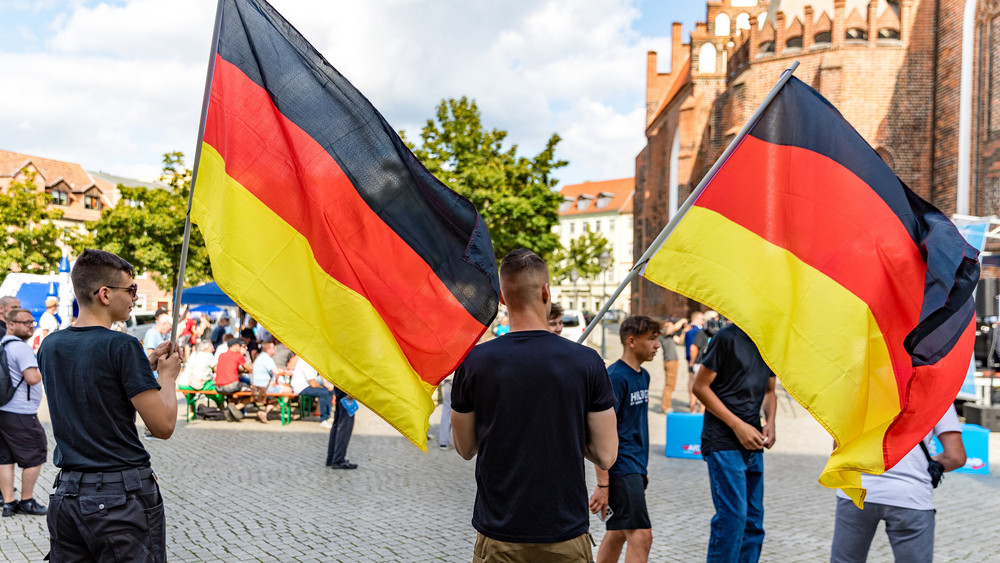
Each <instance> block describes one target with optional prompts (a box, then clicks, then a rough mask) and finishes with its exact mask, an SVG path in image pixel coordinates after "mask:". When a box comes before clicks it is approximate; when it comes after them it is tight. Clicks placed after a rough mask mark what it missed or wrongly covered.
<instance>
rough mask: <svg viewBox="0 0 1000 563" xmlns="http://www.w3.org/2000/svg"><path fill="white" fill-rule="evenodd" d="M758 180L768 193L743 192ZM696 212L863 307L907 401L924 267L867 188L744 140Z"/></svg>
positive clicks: (839, 170) (828, 165)
mask: <svg viewBox="0 0 1000 563" xmlns="http://www.w3.org/2000/svg"><path fill="white" fill-rule="evenodd" d="M763 178H767V180H763ZM761 181H768V182H770V185H769V187H768V189H767V190H756V189H749V187H748V188H747V189H741V188H740V187H741V186H750V185H751V184H753V183H754V182H761ZM716 184H718V187H722V186H723V185H729V186H731V188H729V189H713V188H714V187H715V185H716ZM696 205H698V206H700V207H704V208H707V209H711V210H714V211H717V212H718V213H720V214H722V215H724V216H725V217H728V218H729V219H730V220H732V221H735V222H736V223H738V224H740V225H742V226H743V227H745V228H747V229H749V230H750V231H752V232H754V233H756V234H757V235H759V236H760V237H762V238H764V239H766V240H768V241H769V242H771V243H773V244H775V245H778V246H780V247H782V248H784V249H786V250H788V251H790V252H791V253H792V254H794V255H795V256H797V257H798V258H799V259H800V260H802V261H803V262H805V263H806V264H809V265H810V266H812V267H814V268H816V269H817V270H819V271H821V272H823V273H824V274H826V275H827V276H829V277H830V278H831V279H833V280H834V281H836V282H837V283H839V284H841V285H843V286H844V287H846V288H847V289H848V291H850V292H852V293H853V294H854V295H857V296H858V297H859V298H860V299H861V300H863V301H864V302H865V303H867V304H868V306H869V308H870V309H871V311H872V315H873V316H874V317H875V320H876V322H878V326H879V329H880V330H881V332H882V334H883V336H884V339H885V341H886V343H887V345H888V347H889V353H890V355H891V357H892V362H893V372H894V373H895V376H896V385H897V388H898V390H899V394H900V401H901V402H902V401H903V400H904V391H905V389H906V388H907V386H908V382H909V380H910V378H911V377H912V375H913V367H912V361H911V358H910V355H909V354H908V353H907V352H906V350H905V349H904V348H903V340H904V338H905V337H906V335H907V334H908V333H909V332H910V331H911V330H912V329H913V328H914V327H915V326H916V325H917V323H918V322H919V319H920V309H921V306H922V305H923V301H922V298H923V295H924V279H925V276H926V272H927V265H926V263H925V262H924V260H923V258H922V257H921V255H920V251H919V249H917V247H916V246H914V244H913V240H912V239H911V238H910V236H909V234H908V233H907V232H906V230H905V229H904V228H903V226H902V224H901V223H900V220H899V218H898V217H897V216H896V214H895V213H893V211H892V210H891V209H889V207H887V206H886V205H885V202H884V201H883V200H882V199H881V198H880V197H879V196H878V194H877V193H875V191H873V190H872V189H871V187H869V186H868V184H866V183H865V182H863V181H862V180H861V179H860V178H858V176H856V175H855V174H854V173H852V172H851V171H850V170H848V169H847V168H844V167H843V166H842V165H841V164H839V163H838V162H836V161H834V160H831V159H830V158H827V157H825V156H823V155H820V154H818V153H815V152H812V151H809V150H806V149H802V148H799V147H791V146H780V145H773V144H771V143H768V142H766V141H762V140H760V139H757V138H755V137H753V136H747V137H746V138H745V139H744V140H743V141H742V143H741V145H740V147H739V149H737V150H736V151H734V152H733V154H732V156H731V157H730V159H729V161H728V162H727V163H726V165H725V166H723V167H722V168H721V169H720V171H719V173H718V174H717V175H716V177H715V178H714V179H713V180H712V185H710V186H709V188H708V189H706V190H705V191H704V192H703V193H702V195H701V196H700V197H699V198H698V201H697V202H696ZM887 275H888V276H889V277H890V278H892V279H893V283H892V284H886V283H885V282H884V280H885V278H886V276H887Z"/></svg>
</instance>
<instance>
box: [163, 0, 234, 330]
mask: <svg viewBox="0 0 1000 563" xmlns="http://www.w3.org/2000/svg"><path fill="white" fill-rule="evenodd" d="M223 1H224V0H219V3H218V5H217V6H216V8H215V28H214V31H213V32H212V48H211V50H210V54H209V57H208V75H207V76H206V77H205V94H204V96H203V97H202V100H201V122H200V123H199V125H198V144H197V145H196V146H195V152H194V170H193V171H192V172H191V189H190V190H188V206H187V215H185V217H184V242H183V243H182V244H181V264H180V268H179V269H178V271H177V281H176V283H177V285H176V286H175V289H174V307H173V309H174V313H173V320H172V321H171V325H170V342H171V343H174V344H176V339H177V317H178V316H179V315H180V306H181V294H182V293H183V292H184V270H185V269H186V268H187V257H188V246H189V245H190V243H191V203H192V202H193V201H194V187H195V185H196V183H197V181H198V164H199V163H200V162H201V145H202V143H203V142H204V139H205V122H206V121H208V99H209V96H211V94H212V77H213V76H214V75H215V56H216V54H217V53H218V52H219V33H220V31H221V30H222V3H223Z"/></svg>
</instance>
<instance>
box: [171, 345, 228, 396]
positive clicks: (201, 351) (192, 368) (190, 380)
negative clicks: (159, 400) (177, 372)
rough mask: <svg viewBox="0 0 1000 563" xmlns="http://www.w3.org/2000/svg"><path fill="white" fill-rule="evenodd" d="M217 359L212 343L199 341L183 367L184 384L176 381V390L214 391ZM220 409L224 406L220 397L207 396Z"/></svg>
mask: <svg viewBox="0 0 1000 563" xmlns="http://www.w3.org/2000/svg"><path fill="white" fill-rule="evenodd" d="M217 364H218V359H217V358H216V357H215V355H214V354H213V353H212V342H211V341H209V340H201V341H199V342H198V344H196V345H195V347H194V352H192V353H191V356H190V357H189V358H188V359H187V363H186V364H185V365H184V378H185V381H184V384H183V385H182V384H181V383H180V381H178V385H177V386H178V388H180V389H187V390H191V391H215V390H216V387H215V380H214V379H213V376H214V372H215V366H216V365H217ZM207 397H208V398H209V399H211V400H212V401H214V402H215V404H216V405H218V407H219V408H220V409H221V408H222V406H223V404H225V398H224V397H223V396H222V395H207Z"/></svg>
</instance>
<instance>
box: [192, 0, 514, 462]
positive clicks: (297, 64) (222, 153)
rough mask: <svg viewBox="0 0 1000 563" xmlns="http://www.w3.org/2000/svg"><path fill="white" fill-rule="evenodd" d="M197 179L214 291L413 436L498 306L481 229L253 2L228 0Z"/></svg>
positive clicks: (276, 18) (276, 17)
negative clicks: (432, 393) (434, 392)
mask: <svg viewBox="0 0 1000 563" xmlns="http://www.w3.org/2000/svg"><path fill="white" fill-rule="evenodd" d="M220 10H222V11H221V14H220V17H221V27H220V30H219V34H218V35H219V39H218V47H217V49H216V54H215V58H214V73H213V76H212V78H211V80H212V82H211V95H210V101H209V103H208V112H207V118H206V122H205V129H204V139H203V143H202V145H201V147H200V150H201V155H200V159H199V164H198V168H197V185H196V186H195V187H194V201H193V205H192V217H193V218H194V221H195V222H196V223H197V224H198V226H199V227H200V228H201V232H202V234H203V235H204V238H205V242H206V245H207V247H208V251H209V255H210V257H211V261H212V272H213V274H214V276H215V279H216V281H217V282H218V283H219V286H220V287H222V288H223V289H224V290H225V292H226V293H227V294H228V295H229V296H230V297H232V298H233V300H234V301H236V302H237V303H239V305H240V306H241V307H242V308H243V309H245V310H246V311H248V312H249V313H250V314H251V315H252V316H253V317H254V318H256V319H257V320H258V321H260V323H261V324H263V325H264V326H265V327H266V328H267V329H268V330H269V331H270V332H271V333H272V334H274V335H275V336H276V337H277V338H278V339H279V340H281V341H282V342H284V343H286V344H287V345H288V347H289V348H291V349H292V350H293V351H295V352H296V353H298V354H299V355H300V356H302V357H303V358H304V359H305V360H307V361H308V362H309V364H310V365H312V366H313V367H315V368H316V369H317V370H318V371H319V372H320V373H322V374H323V375H324V376H325V377H326V378H328V379H329V380H331V381H332V382H333V383H335V384H336V385H337V386H338V387H340V388H342V389H343V390H344V391H345V392H347V393H349V394H350V395H353V396H355V397H357V398H358V399H359V400H360V401H361V402H363V403H364V404H366V405H368V406H369V407H370V408H372V409H373V410H374V411H375V412H377V413H378V414H379V415H380V416H381V417H382V418H384V419H385V420H386V421H388V422H389V423H390V424H392V425H393V426H395V427H396V428H397V429H398V430H399V431H400V432H401V433H402V434H403V435H405V436H406V437H408V438H409V439H410V440H411V441H413V442H414V443H415V444H417V445H418V446H420V447H425V444H426V436H427V420H428V417H429V415H430V413H431V412H432V411H433V408H434V405H433V403H432V401H431V400H430V391H431V390H433V386H435V385H437V384H438V383H439V382H440V381H441V380H442V379H444V378H445V377H446V376H447V375H448V374H449V373H450V372H451V371H452V370H454V369H455V367H456V366H457V365H458V364H459V363H460V362H461V360H462V359H463V358H464V357H465V355H466V354H467V353H468V351H469V350H470V349H471V348H472V346H474V345H475V343H476V342H477V341H478V339H479V338H480V337H481V336H482V334H483V333H484V332H485V331H486V328H487V327H488V326H489V324H490V322H491V321H492V320H493V317H494V316H495V315H496V309H497V295H498V287H499V284H498V281H497V273H496V260H495V258H494V255H493V246H492V244H491V243H490V237H489V233H488V232H487V229H486V226H485V225H484V224H483V221H482V218H481V217H480V216H479V214H478V213H477V211H476V209H475V207H473V205H472V204H471V203H469V202H468V201H467V200H465V199H464V198H462V197H460V196H459V195H457V194H456V193H455V192H453V191H452V190H450V189H449V188H448V187H446V186H445V185H443V184H442V183H441V182H439V181H438V180H437V179H435V178H434V177H433V176H431V174H430V173H429V172H427V170H426V169H424V167H423V166H422V165H421V164H420V163H419V162H418V161H417V159H416V158H415V157H414V156H413V154H412V153H411V152H410V151H409V150H408V149H407V148H406V147H405V145H404V144H403V142H402V140H401V139H400V138H399V137H398V136H397V135H396V134H395V133H394V132H393V129H392V127H390V126H389V124H388V123H386V121H385V119H383V117H382V116H381V115H380V114H379V113H378V111H376V110H375V108H374V107H373V106H372V105H371V103H369V102H368V100H366V99H365V97H364V96H362V95H361V93H359V92H358V91H357V90H356V89H355V88H354V87H353V86H352V85H351V84H350V83H349V82H348V81H347V80H346V79H345V78H344V77H343V76H341V75H340V74H339V73H338V72H337V71H336V70H335V69H334V68H333V67H332V66H331V65H330V64H329V63H328V62H327V61H326V60H325V59H324V58H323V57H322V56H321V55H320V54H319V53H318V52H317V51H316V50H315V49H313V47H312V46H311V45H309V43H308V42H306V40H305V39H304V38H303V37H302V36H301V35H300V34H299V33H298V32H297V31H296V30H295V29H294V28H293V27H292V26H291V25H290V24H289V23H288V22H287V21H285V20H284V18H282V17H281V15H280V14H278V12H276V11H275V10H274V9H273V8H272V7H271V6H269V5H268V4H267V3H265V2H263V1H262V0H224V1H223V2H221V4H220Z"/></svg>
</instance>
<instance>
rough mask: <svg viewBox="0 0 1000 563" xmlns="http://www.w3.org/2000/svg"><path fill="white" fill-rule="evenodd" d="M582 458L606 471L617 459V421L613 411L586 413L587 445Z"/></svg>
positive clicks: (611, 409) (610, 409)
mask: <svg viewBox="0 0 1000 563" xmlns="http://www.w3.org/2000/svg"><path fill="white" fill-rule="evenodd" d="M583 454H584V457H586V458H587V459H589V460H590V461H592V462H594V465H596V466H597V467H599V468H601V469H603V470H605V471H607V470H608V469H611V466H612V465H614V464H615V460H616V459H618V419H617V418H616V417H615V409H613V408H609V409H607V410H603V411H600V412H588V413H587V445H586V448H585V449H584V452H583Z"/></svg>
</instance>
